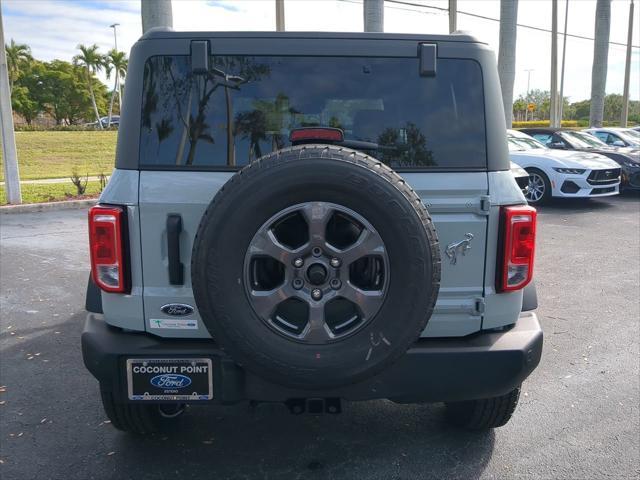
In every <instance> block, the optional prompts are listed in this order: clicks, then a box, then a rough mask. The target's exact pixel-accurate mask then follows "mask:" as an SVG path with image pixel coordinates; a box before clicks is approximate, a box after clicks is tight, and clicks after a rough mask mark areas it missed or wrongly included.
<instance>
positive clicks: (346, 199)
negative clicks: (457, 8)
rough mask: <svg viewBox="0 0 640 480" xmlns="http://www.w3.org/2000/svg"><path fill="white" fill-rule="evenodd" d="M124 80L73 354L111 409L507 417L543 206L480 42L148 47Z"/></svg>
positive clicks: (169, 38)
mask: <svg viewBox="0 0 640 480" xmlns="http://www.w3.org/2000/svg"><path fill="white" fill-rule="evenodd" d="M129 65H130V66H129V72H128V77H127V78H128V80H127V85H126V92H125V96H124V98H125V104H124V108H123V113H122V118H121V119H120V122H121V127H120V128H119V138H118V148H117V158H116V170H115V171H114V174H113V176H112V178H111V181H110V183H109V185H108V186H107V188H106V189H105V191H104V192H103V194H102V196H101V198H100V205H99V206H97V207H95V208H94V209H92V211H91V213H90V238H91V251H92V272H93V276H92V278H93V281H92V282H91V283H90V285H89V292H88V300H87V306H88V310H89V311H90V312H91V313H89V316H88V320H87V325H86V328H85V332H84V333H83V352H84V358H85V363H86V365H87V367H88V369H89V370H90V371H91V372H92V373H93V374H94V375H95V376H96V378H98V380H99V381H100V387H101V391H102V395H103V400H104V401H105V402H106V403H105V407H106V408H107V410H109V409H111V410H112V411H118V409H120V410H122V411H126V412H128V414H131V412H138V414H139V412H142V411H144V412H147V410H148V409H149V408H156V406H157V405H160V406H161V407H160V411H161V412H162V409H163V408H164V409H165V410H166V409H169V414H171V412H173V410H171V408H176V407H175V406H176V405H178V404H183V403H235V402H239V401H244V400H253V401H283V402H286V403H287V404H288V405H289V406H290V407H291V408H292V411H295V412H300V411H304V410H311V411H326V412H330V413H334V412H336V411H339V402H340V400H341V399H348V400H362V399H376V398H390V399H392V400H395V401H398V402H424V401H431V402H437V401H444V402H448V405H449V406H450V411H451V412H453V413H452V415H453V417H455V418H457V421H458V423H462V424H465V425H466V426H472V427H473V426H474V425H475V426H476V427H478V428H482V427H487V426H499V425H500V424H503V423H504V422H506V420H508V416H510V414H511V411H512V409H511V411H509V412H508V415H506V413H504V414H502V417H500V418H498V417H497V416H496V417H495V418H493V419H492V420H491V422H493V423H491V422H489V423H487V421H486V419H485V421H484V423H482V422H479V420H478V418H477V409H478V408H479V405H480V404H477V403H473V402H475V401H476V400H478V399H488V398H491V399H493V400H492V402H494V403H495V402H498V403H495V404H496V405H498V404H500V405H502V404H504V405H507V406H508V405H512V406H513V408H515V403H514V401H515V402H517V391H518V388H519V385H520V384H521V383H522V381H523V380H524V379H525V378H526V377H527V376H528V375H529V373H530V372H531V371H532V370H533V369H534V368H535V367H536V366H537V364H538V362H539V359H540V355H541V349H542V332H541V330H540V326H539V324H538V321H537V318H536V316H535V314H534V313H533V312H532V311H531V310H533V309H535V308H536V306H537V300H536V299H535V286H534V285H533V284H532V283H531V279H532V274H533V261H534V250H535V222H536V214H535V210H533V209H532V208H531V207H528V206H527V205H526V201H525V199H524V196H523V194H522V191H521V189H520V188H519V187H518V185H517V184H516V182H515V180H514V178H513V175H512V173H511V172H510V162H509V156H508V151H507V146H506V141H505V127H504V116H503V112H502V102H501V100H500V99H501V97H500V88H499V81H498V78H497V72H496V68H495V59H494V56H493V53H492V52H491V51H490V50H489V49H488V48H487V47H486V45H484V44H481V43H478V42H477V41H476V40H474V39H473V38H471V37H468V36H464V35H452V36H411V35H380V34H296V33H287V34H270V33H254V34H238V33H215V34H213V33H211V34H209V33H185V32H181V33H174V32H169V31H166V32H164V31H156V32H153V33H151V34H148V35H146V36H145V37H143V38H142V39H141V40H140V41H139V42H138V43H137V44H136V45H135V46H134V47H133V50H132V52H131V59H130V64H129ZM238 172H242V173H240V174H239V173H238ZM322 182H325V183H322ZM278 192H280V193H278ZM367 196H368V197H367ZM276 204H277V205H278V207H277V208H276V206H275V205H276ZM396 207H398V210H397V212H406V215H407V218H406V222H405V221H403V219H402V218H400V217H401V216H402V215H403V214H401V213H398V214H397V215H395V216H394V213H393V212H395V211H396V210H395V209H396ZM403 209H404V210H403ZM322 212H325V213H326V215H325V214H324V213H322ZM323 215H325V216H326V218H324V217H323ZM254 217H255V218H254ZM258 217H259V218H258ZM321 217H322V218H321ZM321 222H325V223H321ZM316 225H321V226H322V231H320V230H318V229H317V228H316ZM300 232H302V233H300ZM305 232H306V233H305ZM332 232H334V233H332ZM335 232H338V233H335ZM354 232H355V233H354ZM306 234H308V237H305V235H306ZM351 234H353V239H351V240H349V238H350V235H351ZM331 235H333V237H332V238H330V237H331ZM366 235H369V237H366ZM365 237H366V238H369V239H374V240H375V239H377V241H378V242H377V243H375V242H374V243H371V249H370V250H369V251H364V253H361V256H360V257H358V258H356V257H351V256H350V255H351V254H350V252H353V251H356V250H358V249H359V248H361V247H360V244H361V243H362V244H363V245H366V244H365V242H364V240H362V238H365ZM265 238H266V239H268V242H267V244H265V243H264V242H265V240H264V239H265ZM305 238H306V240H305ZM269 242H270V243H269ZM296 242H298V244H296ZM314 242H320V243H317V245H316V243H314ZM349 242H352V243H349ZM294 244H295V245H294ZM274 245H275V246H276V247H277V250H274ZM312 247H313V248H312ZM325 247H326V248H325ZM362 248H364V247H362ZM274 251H275V252H276V253H273V252H274ZM252 252H253V253H252ZM236 257H237V258H238V259H241V260H238V261H237V262H236V264H237V265H236V266H237V269H234V268H235V267H234V266H233V265H231V264H232V263H233V262H234V261H235V260H233V259H234V258H236ZM351 258H353V260H349V259H351ZM348 262H351V263H348ZM296 282H298V283H296ZM289 283H290V284H291V288H288V285H289ZM401 283H404V285H401ZM285 287H286V288H285ZM347 289H350V290H347ZM274 292H275V293H274ZM289 296H290V297H291V298H289ZM275 297H277V298H276V300H277V301H274V300H273V298H275ZM265 298H267V299H270V300H269V301H270V302H272V303H269V304H268V306H267V307H264V308H266V309H267V310H262V309H263V306H264V305H265V304H264V301H265V300H264V299H265ZM260 302H262V303H260ZM278 302H279V303H278ZM376 302H377V303H376ZM245 303H246V304H245ZM261 305H262V306H261ZM330 310H331V311H332V312H333V311H334V310H335V315H334V314H333V313H332V315H334V316H335V318H336V320H333V319H332V320H329V319H328V318H329V316H330V315H329V311H330ZM300 312H302V313H300ZM304 312H306V313H304ZM314 312H320V313H318V315H319V317H317V318H316V317H314V315H315V313H314ZM323 315H324V317H322V316H323ZM340 315H342V317H340ZM320 317H322V318H323V321H324V324H323V328H321V329H318V330H314V329H313V328H314V325H315V323H314V322H316V321H318V322H319V321H320V320H318V318H320ZM300 318H302V320H300ZM305 318H306V320H305ZM236 330H237V331H236ZM309 332H312V333H313V335H311V334H310V333H309ZM254 336H255V341H253V340H251V339H253V338H254ZM250 340H251V341H250ZM243 342H244V343H246V344H244V343H243ZM358 342H359V343H358ZM360 352H361V353H360ZM496 399H498V400H496ZM514 399H515V400H514ZM469 402H471V403H469ZM500 402H502V403H500ZM504 402H506V403H504ZM163 405H164V407H162V406H163ZM496 408H497V407H496ZM145 409H147V410H145ZM502 410H505V412H506V411H507V410H508V408H507V409H502ZM154 411H155V410H154ZM175 411H177V410H175ZM496 411H498V410H496ZM145 415H146V413H145ZM496 415H497V414H496ZM166 416H167V412H166V411H164V413H163V414H162V415H161V417H162V418H166ZM169 416H170V415H169ZM461 419H462V420H461ZM474 422H475V423H474ZM116 426H120V428H123V429H125V430H135V428H133V427H131V425H130V424H129V423H127V422H125V421H121V422H120V424H119V425H116ZM151 428H152V426H151V424H145V425H144V428H138V430H149V429H151Z"/></svg>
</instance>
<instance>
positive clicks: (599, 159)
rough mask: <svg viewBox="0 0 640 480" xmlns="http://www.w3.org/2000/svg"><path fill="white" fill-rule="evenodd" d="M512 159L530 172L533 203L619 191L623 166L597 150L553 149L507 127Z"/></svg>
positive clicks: (530, 189) (528, 196)
mask: <svg viewBox="0 0 640 480" xmlns="http://www.w3.org/2000/svg"><path fill="white" fill-rule="evenodd" d="M507 143H508V145H509V155H510V157H511V161H512V162H514V163H516V164H518V165H520V166H521V167H522V168H524V169H525V170H526V171H527V172H528V173H529V188H528V190H527V192H526V193H525V196H526V198H527V200H528V201H529V203H530V204H532V205H536V204H539V203H542V202H545V201H546V200H548V199H549V198H551V197H565V198H579V197H586V198H592V197H605V196H610V195H617V194H618V193H619V186H620V166H619V165H618V164H617V163H616V162H614V161H613V160H611V159H609V158H607V157H605V156H603V155H599V154H597V153H589V152H577V151H567V150H552V149H550V148H547V147H545V146H544V145H543V144H542V143H540V142H539V141H538V140H536V139H534V138H532V137H530V136H529V135H527V134H525V133H522V132H518V131H516V130H507Z"/></svg>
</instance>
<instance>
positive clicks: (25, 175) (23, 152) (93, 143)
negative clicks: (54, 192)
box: [0, 131, 118, 181]
mask: <svg viewBox="0 0 640 480" xmlns="http://www.w3.org/2000/svg"><path fill="white" fill-rule="evenodd" d="M117 135H118V132H116V131H108V132H101V131H77V132H53V131H51V132H16V148H17V150H18V168H19V169H20V179H21V180H34V179H39V178H64V177H69V176H70V175H71V172H72V171H73V169H74V168H76V169H77V170H78V173H79V174H80V175H82V176H84V175H87V174H88V175H90V176H91V175H98V174H100V173H104V174H105V175H111V170H113V164H114V159H115V151H116V137H117ZM0 164H2V151H1V150H0ZM0 181H4V166H3V165H0Z"/></svg>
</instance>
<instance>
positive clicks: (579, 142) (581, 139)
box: [560, 132, 607, 148]
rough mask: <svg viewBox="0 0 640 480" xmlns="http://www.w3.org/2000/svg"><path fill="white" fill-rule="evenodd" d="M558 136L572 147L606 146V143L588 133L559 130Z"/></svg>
mask: <svg viewBox="0 0 640 480" xmlns="http://www.w3.org/2000/svg"><path fill="white" fill-rule="evenodd" d="M560 136H562V138H563V139H565V140H566V141H567V142H569V143H570V144H571V146H572V147H574V148H602V147H606V146H607V144H606V143H604V142H603V141H601V140H600V139H598V138H597V137H594V136H593V135H589V134H588V133H582V132H560Z"/></svg>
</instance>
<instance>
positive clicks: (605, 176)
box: [587, 168, 620, 185]
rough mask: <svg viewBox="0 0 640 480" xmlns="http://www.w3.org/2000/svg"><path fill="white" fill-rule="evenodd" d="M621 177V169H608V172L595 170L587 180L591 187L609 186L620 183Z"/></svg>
mask: <svg viewBox="0 0 640 480" xmlns="http://www.w3.org/2000/svg"><path fill="white" fill-rule="evenodd" d="M619 177H620V169H619V168H608V169H606V170H594V171H593V172H591V174H590V175H589V177H588V178H587V182H589V183H590V184H591V185H609V184H612V183H618V178H619Z"/></svg>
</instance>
